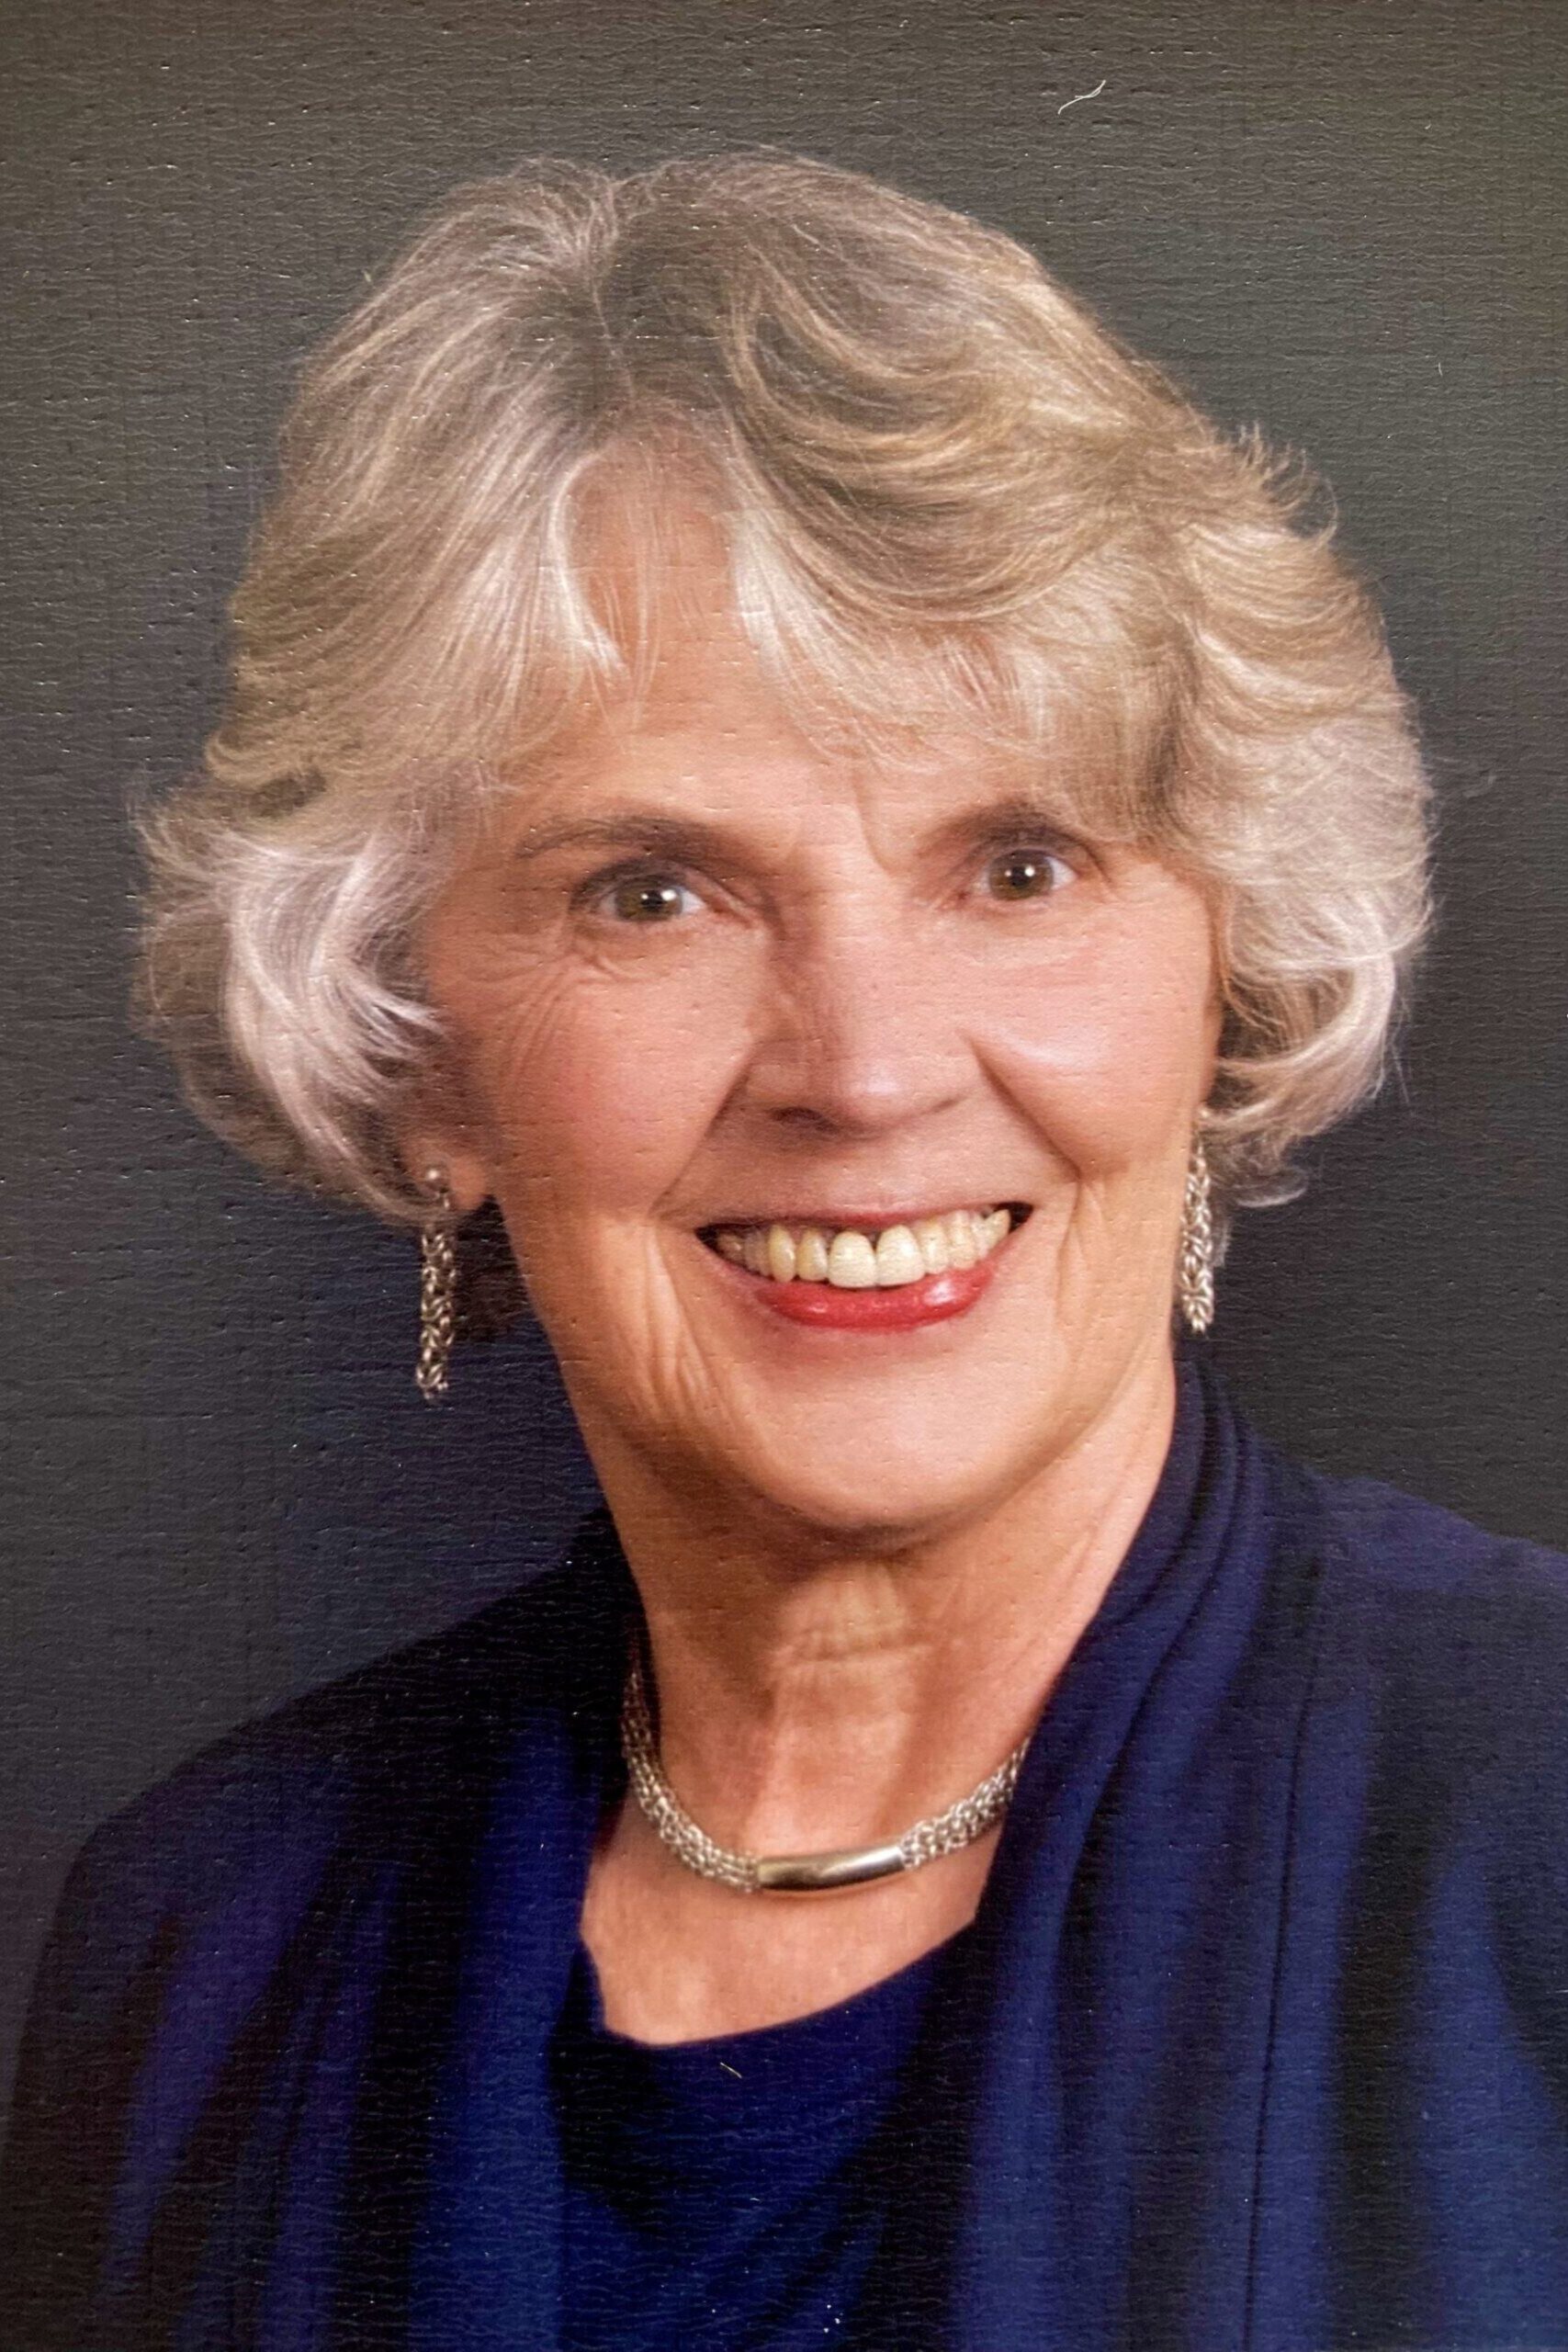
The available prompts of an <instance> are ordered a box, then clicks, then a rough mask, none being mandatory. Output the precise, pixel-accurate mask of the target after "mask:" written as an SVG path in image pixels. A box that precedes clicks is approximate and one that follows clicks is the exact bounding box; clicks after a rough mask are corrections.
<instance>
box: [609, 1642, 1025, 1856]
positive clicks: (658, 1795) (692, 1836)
mask: <svg viewBox="0 0 1568 2352" xmlns="http://www.w3.org/2000/svg"><path fill="white" fill-rule="evenodd" d="M1028 1746H1029V1741H1028V1739H1027V1738H1024V1739H1021V1740H1020V1741H1019V1744H1018V1746H1017V1747H1015V1748H1014V1749H1013V1751H1012V1754H1011V1755H1010V1757H1008V1758H1007V1759H1006V1761H1005V1762H1004V1763H1002V1764H999V1765H998V1768H997V1770H995V1771H994V1772H993V1773H992V1774H991V1775H990V1777H989V1778H988V1779H987V1780H984V1781H981V1783H980V1785H979V1787H978V1788H977V1789H973V1790H971V1791H970V1793H969V1794H968V1795H967V1796H966V1797H960V1799H959V1801H958V1803H957V1804H950V1805H949V1806H948V1808H947V1811H946V1812H945V1813H938V1814H933V1815H931V1818H930V1819H929V1820H926V1821H917V1822H916V1824H915V1826H914V1827H913V1828H912V1829H906V1830H905V1832H904V1835H903V1836H902V1838H894V1839H893V1840H892V1841H891V1843H889V1844H887V1845H883V1846H841V1847H838V1848H834V1849H830V1850H829V1852H827V1853H823V1854H738V1853H735V1852H734V1851H732V1849H730V1848H729V1847H728V1846H720V1845H717V1844H716V1842H715V1841H714V1839H713V1838H710V1837H709V1836H708V1834H707V1832H706V1830H705V1829H699V1828H698V1826H697V1825H696V1823H695V1822H694V1820H693V1819H692V1816H691V1815H690V1814H689V1813H688V1812H687V1811H686V1809H685V1807H684V1806H683V1805H682V1803H681V1801H680V1799H679V1797H677V1795H676V1794H675V1792H674V1790H673V1789H672V1788H671V1785H670V1783H669V1781H667V1780H666V1779H665V1777H664V1768H663V1766H662V1765H661V1764H660V1760H659V1743H658V1741H657V1740H656V1739H655V1737H654V1735H653V1719H652V1716H651V1715H650V1714H649V1706H648V1686H647V1683H646V1682H645V1680H644V1679H643V1671H642V1659H641V1657H639V1655H638V1654H637V1649H636V1647H634V1648H633V1651H632V1657H631V1663H630V1666H629V1667H628V1668H627V1671H626V1690H625V1691H624V1693H623V1694H622V1698H621V1753H622V1755H623V1756H624V1757H625V1758H626V1771H627V1774H628V1776H629V1778H630V1781H631V1786H632V1793H633V1795H634V1796H635V1797H636V1798H637V1804H638V1806H639V1807H640V1808H641V1811H642V1814H643V1817H644V1819H645V1820H646V1821H647V1822H648V1823H649V1826H651V1827H652V1829H653V1830H654V1831H655V1833H656V1834H657V1836H658V1837H659V1838H660V1839H661V1840H662V1842H663V1843H664V1844H665V1845H666V1846H668V1847H669V1849H670V1851H671V1853H672V1854H673V1855H674V1856H675V1858H676V1860H678V1861H682V1862H684V1864H685V1865H686V1868H687V1869H688V1870H689V1871H695V1872H696V1874H697V1876H698V1877H699V1878H711V1879H717V1880H718V1882H719V1883H720V1884H721V1885H723V1886H732V1887H734V1888H735V1889H736V1890H737V1891H738V1892H739V1894H840V1893H842V1892H843V1890H844V1889H845V1888H847V1887H852V1886H867V1885H869V1884H870V1883H871V1882H872V1881H873V1880H874V1879H879V1878H893V1877H896V1876H897V1873H898V1872H899V1871H913V1870H919V1867H920V1864H921V1863H922V1862H934V1861H936V1860H938V1859H939V1858H940V1857H941V1856H942V1855H943V1854H956V1853H957V1852H958V1851H959V1850H960V1849H961V1848H963V1847H964V1846H972V1845H973V1844H974V1842H975V1840H976V1838H981V1837H984V1835H985V1833H986V1831H987V1829H989V1828H990V1827H991V1826H992V1825H993V1823H995V1822H998V1821H999V1820H1000V1819H1001V1817H1002V1815H1003V1814H1004V1813H1005V1812H1006V1811H1007V1809H1008V1805H1009V1804H1010V1800H1011V1797H1012V1792H1013V1791H1014V1789H1015V1788H1016V1787H1017V1786H1018V1775H1019V1769H1020V1767H1021V1764H1022V1762H1023V1758H1024V1751H1025V1749H1026V1748H1027V1747H1028Z"/></svg>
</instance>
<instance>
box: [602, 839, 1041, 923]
mask: <svg viewBox="0 0 1568 2352" xmlns="http://www.w3.org/2000/svg"><path fill="white" fill-rule="evenodd" d="M1031 856H1033V857H1037V858H1039V859H1040V860H1041V862H1042V863H1043V864H1048V865H1057V866H1063V867H1065V868H1066V881H1062V882H1054V883H1053V884H1052V886H1051V888H1050V889H1048V890H1045V891H1043V892H1042V893H1041V894H1040V895H1041V898H1042V899H1051V898H1055V896H1056V894H1057V892H1058V891H1060V890H1062V889H1065V888H1066V886H1067V883H1068V882H1075V881H1077V879H1078V875H1079V868H1078V866H1077V865H1076V864H1075V863H1074V859H1073V856H1072V855H1071V854H1069V845H1067V844H1065V843H1063V842H1059V841H1055V840H1053V839H1052V838H1050V837H1049V836H1046V835H1042V834H1039V833H1027V834H1025V833H1020V834H1015V835H1009V836H1007V837H1006V838H1004V839H999V840H996V841H992V842H987V843H986V844H985V845H984V846H983V847H982V849H981V850H980V852H979V854H978V857H977V859H976V871H977V873H978V874H981V875H984V874H985V873H986V872H987V871H988V870H989V869H990V868H991V867H992V866H995V865H998V864H1000V863H1001V862H1002V860H1004V859H1006V858H1017V859H1020V860H1022V859H1025V858H1028V857H1031ZM637 883H647V884H648V885H649V886H650V887H656V886H658V885H660V884H661V883H671V884H673V885H674V887H675V888H677V889H680V890H683V891H686V892H688V893H690V894H691V895H692V896H693V897H694V898H696V899H702V895H703V894H702V891H701V890H700V889H699V888H697V886H696V885H695V884H694V882H692V881H691V880H690V879H689V878H688V876H686V875H685V874H684V873H683V872H682V869H681V868H680V867H679V866H678V865H672V864H671V865H664V864H660V863H658V862H657V861H655V860H653V859H645V858H637V859H628V860H627V861H626V864H625V865H615V866H610V867H602V868H601V869H600V871H599V872H598V873H596V874H592V875H590V876H589V877H588V878H587V880H586V881H584V882H582V883H581V884H580V885H579V887H578V888H577V889H576V890H574V891H573V893H572V904H573V906H574V908H575V909H576V910H579V911H581V912H583V913H587V914H590V915H594V914H596V915H598V916H600V918H601V919H602V920H604V921H606V922H617V921H619V922H620V923H621V924H622V927H624V928H625V929H626V930H633V931H635V930H649V931H656V930H658V929H660V928H661V925H660V922H658V921H650V922H646V923H641V924H639V923H637V922H632V921H630V920H629V919H626V918H616V917H615V916H614V915H613V914H610V913H609V912H608V911H607V910H606V907H605V901H606V900H607V899H610V898H611V897H612V896H613V894H614V893H615V891H617V890H621V889H624V888H626V887H627V885H628V884H630V885H633V886H635V885H636V884H637ZM1013 903H1014V904H1021V905H1033V904H1037V903H1039V901H1038V900H1036V899H1021V900H1015V901H1013ZM665 920H666V921H674V920H677V918H672V917H667V918H665Z"/></svg>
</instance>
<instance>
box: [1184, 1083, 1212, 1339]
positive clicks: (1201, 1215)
mask: <svg viewBox="0 0 1568 2352" xmlns="http://www.w3.org/2000/svg"><path fill="white" fill-rule="evenodd" d="M1210 1193H1211V1185H1210V1180H1209V1155H1208V1153H1207V1152H1206V1151H1205V1150H1204V1148H1203V1136H1202V1133H1201V1130H1200V1131H1199V1132H1198V1133H1196V1134H1195V1135H1194V1136H1193V1137H1192V1157H1191V1159H1190V1160H1189V1162H1188V1165H1187V1192H1186V1194H1185V1197H1184V1198H1183V1200H1182V1204H1181V1251H1180V1255H1179V1258H1178V1260H1177V1266H1176V1295H1177V1299H1178V1301H1179V1305H1180V1307H1181V1312H1182V1316H1183V1317H1184V1318H1185V1321H1186V1324H1187V1328H1188V1329H1189V1330H1190V1331H1206V1330H1208V1329H1209V1327H1210V1325H1211V1324H1212V1323H1213V1319H1214V1216H1213V1206H1212V1204H1211V1199H1210Z"/></svg>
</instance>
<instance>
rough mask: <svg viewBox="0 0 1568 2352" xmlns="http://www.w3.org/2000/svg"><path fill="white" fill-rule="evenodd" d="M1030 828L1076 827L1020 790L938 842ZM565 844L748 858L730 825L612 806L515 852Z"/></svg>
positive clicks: (529, 835) (954, 822)
mask: <svg viewBox="0 0 1568 2352" xmlns="http://www.w3.org/2000/svg"><path fill="white" fill-rule="evenodd" d="M1031 827H1033V828H1036V829H1038V830H1039V831H1041V832H1043V833H1047V834H1050V835H1052V836H1067V835H1070V834H1072V833H1073V831H1074V829H1073V828H1072V827H1071V826H1069V825H1068V824H1067V822H1066V820H1065V819H1064V817H1063V814H1062V809H1061V805H1060V802H1059V801H1058V800H1055V799H1054V798H1053V797H1052V796H1051V795H1050V794H1048V793H1046V792H1043V791H1038V792H1027V791H1025V792H1019V791H1016V790H1015V791H1012V792H1008V793H1003V794H1000V795H998V797H995V798H990V799H986V800H977V801H974V802H971V803H970V804H969V806H968V807H966V808H963V809H955V810H953V811H952V812H951V813H949V814H948V815H947V816H946V817H945V818H944V819H943V820H942V823H941V824H940V825H938V827H937V828H936V831H935V839H936V841H937V842H939V843H944V842H960V841H964V840H965V839H967V840H974V841H983V840H986V839H987V838H989V837H991V836H993V835H998V834H1006V833H1013V832H1019V831H1027V830H1029V829H1030V828H1031ZM561 849H639V850H647V851H650V852H652V853H654V854H656V855H659V856H662V857H669V858H672V859H675V860H678V861H680V862H682V863H689V864H693V865H736V864H738V863H743V862H744V851H743V849H742V847H741V844H740V843H739V841H738V839H737V836H736V834H735V832H734V831H733V830H732V829H731V828H729V827H728V826H725V825H722V824H713V823H709V822H707V821H705V820H704V819H702V818H696V817H671V816H669V815H668V814H666V813H665V812H664V811H663V810H660V809H643V808H637V807H636V806H627V807H625V808H621V809H607V810H606V811H605V812H604V815H603V816H600V817H567V818H562V819H560V820H558V821H557V822H555V823H546V824H540V825H531V826H529V827H528V828H527V830H526V831H525V832H524V833H523V834H522V835H521V836H520V838H519V839H518V840H517V842H515V843H514V844H513V851H512V854H513V857H514V858H515V859H517V860H519V861H522V862H525V861H527V860H530V859H533V858H536V857H545V856H547V855H549V854H550V853H551V852H552V851H555V850H561Z"/></svg>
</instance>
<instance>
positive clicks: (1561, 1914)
mask: <svg viewBox="0 0 1568 2352" xmlns="http://www.w3.org/2000/svg"><path fill="white" fill-rule="evenodd" d="M1293 1475H1294V1477H1295V1479H1296V1482H1297V1491H1298V1494H1299V1496H1300V1497H1301V1498H1303V1502H1304V1505H1305V1507H1306V1508H1307V1509H1308V1510H1310V1512H1311V1514H1312V1516H1313V1518H1314V1522H1315V1526H1316V1530H1317V1536H1316V1541H1315V1543H1314V1544H1313V1545H1312V1547H1311V1549H1312V1551H1313V1553H1314V1555H1315V1572H1316V1575H1317V1577H1318V1580H1319V1593H1318V1610H1317V1660H1316V1673H1315V1690H1314V1702H1313V1707H1312V1713H1313V1717H1314V1738H1313V1740H1312V1742H1311V1743H1310V1745H1311V1747H1313V1748H1314V1749H1315V1753H1316V1757H1317V1760H1318V1766H1319V1770H1320V1772H1321V1775H1322V1777H1321V1779H1320V1780H1319V1781H1317V1783H1316V1787H1315V1793H1314V1797H1313V1799H1312V1800H1311V1801H1312V1802H1314V1803H1322V1802H1325V1801H1330V1802H1332V1803H1333V1804H1341V1803H1342V1804H1344V1805H1345V1806H1347V1807H1348V1811H1349V1812H1350V1813H1351V1814H1353V1815H1358V1816H1359V1817H1360V1818H1361V1819H1362V1820H1363V1822H1364V1824H1365V1826H1366V1834H1367V1836H1368V1837H1370V1838H1371V1839H1372V1841H1373V1842H1374V1844H1375V1845H1376V1846H1377V1847H1378V1849H1379V1850H1380V1852H1381V1853H1382V1856H1383V1861H1382V1864H1380V1866H1379V1867H1380V1869H1386V1870H1387V1871H1392V1872H1393V1873H1395V1874H1408V1873H1409V1872H1410V1871H1417V1870H1418V1871H1422V1872H1424V1873H1425V1874H1426V1877H1427V1881H1428V1882H1429V1883H1430V1885H1431V1887H1432V1888H1434V1889H1435V1888H1437V1887H1438V1886H1439V1885H1441V1886H1446V1887H1447V1889H1448V1891H1449V1894H1450V1897H1452V1898H1453V1899H1454V1900H1456V1901H1457V1900H1458V1899H1459V1897H1458V1891H1459V1889H1461V1887H1463V1888H1465V1889H1468V1891H1469V1893H1468V1899H1469V1900H1470V1901H1472V1904H1473V1905H1476V1906H1478V1916H1480V1914H1482V1913H1483V1914H1484V1915H1485V1917H1488V1918H1489V1919H1490V1920H1491V1921H1492V1923H1493V1928H1492V1929H1491V1930H1489V1931H1488V1932H1489V1933H1492V1932H1495V1933H1496V1934H1498V1935H1500V1936H1501V1937H1502V1939H1503V1941H1504V1942H1505V1944H1506V1945H1507V1947H1508V1948H1509V1949H1510V1950H1515V1951H1518V1952H1521V1953H1522V1952H1523V1951H1524V1950H1525V1948H1526V1947H1527V1946H1529V1947H1531V1948H1533V1947H1534V1946H1535V1945H1536V1944H1539V1943H1540V1942H1541V1941H1542V1939H1544V1942H1545V1946H1546V1947H1548V1948H1549V1949H1548V1950H1546V1951H1542V1952H1541V1953H1540V1954H1538V1959H1539V1961H1540V1969H1538V1971H1537V1973H1538V1974H1540V1981H1541V1982H1542V1983H1544V1982H1545V1981H1546V1978H1547V1976H1549V1975H1551V1973H1552V1972H1554V1971H1555V1972H1558V1973H1560V1972H1561V1968H1562V1965H1563V1964H1564V1963H1565V1962H1568V1557H1565V1556H1564V1555H1562V1554H1561V1553H1559V1552H1555V1551H1552V1550H1550V1549H1548V1548H1547V1547H1545V1546H1543V1545H1540V1544H1532V1543H1529V1542H1525V1541H1522V1540H1519V1539H1517V1538H1512V1537H1507V1536H1499V1535H1493V1534H1490V1533H1488V1532H1486V1531H1485V1530H1484V1529H1483V1528H1479V1527H1476V1526H1473V1525H1472V1523H1471V1522H1470V1521H1467V1520H1464V1519H1461V1518H1459V1517H1457V1516H1456V1515H1455V1514H1454V1513H1453V1512H1452V1511H1448V1510H1441V1509H1439V1508H1438V1506H1436V1505H1434V1504H1431V1503H1427V1502H1424V1501H1421V1500H1419V1499H1418V1498H1416V1497H1415V1496H1412V1495H1407V1494H1404V1493H1402V1492H1400V1491H1399V1490H1398V1489H1397V1488H1395V1487H1390V1486H1386V1485H1383V1484H1382V1483H1380V1482H1378V1481H1374V1480H1371V1479H1361V1478H1356V1479H1334V1478H1327V1477H1324V1476H1319V1475H1318V1474H1315V1473H1313V1472H1310V1471H1300V1470H1297V1471H1295V1472H1294V1474H1293ZM1329 1791H1333V1792H1337V1793H1336V1794H1335V1795H1334V1796H1333V1798H1332V1799H1331V1800H1328V1799H1327V1792H1329ZM1542 1971H1544V1973H1541V1972H1542Z"/></svg>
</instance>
